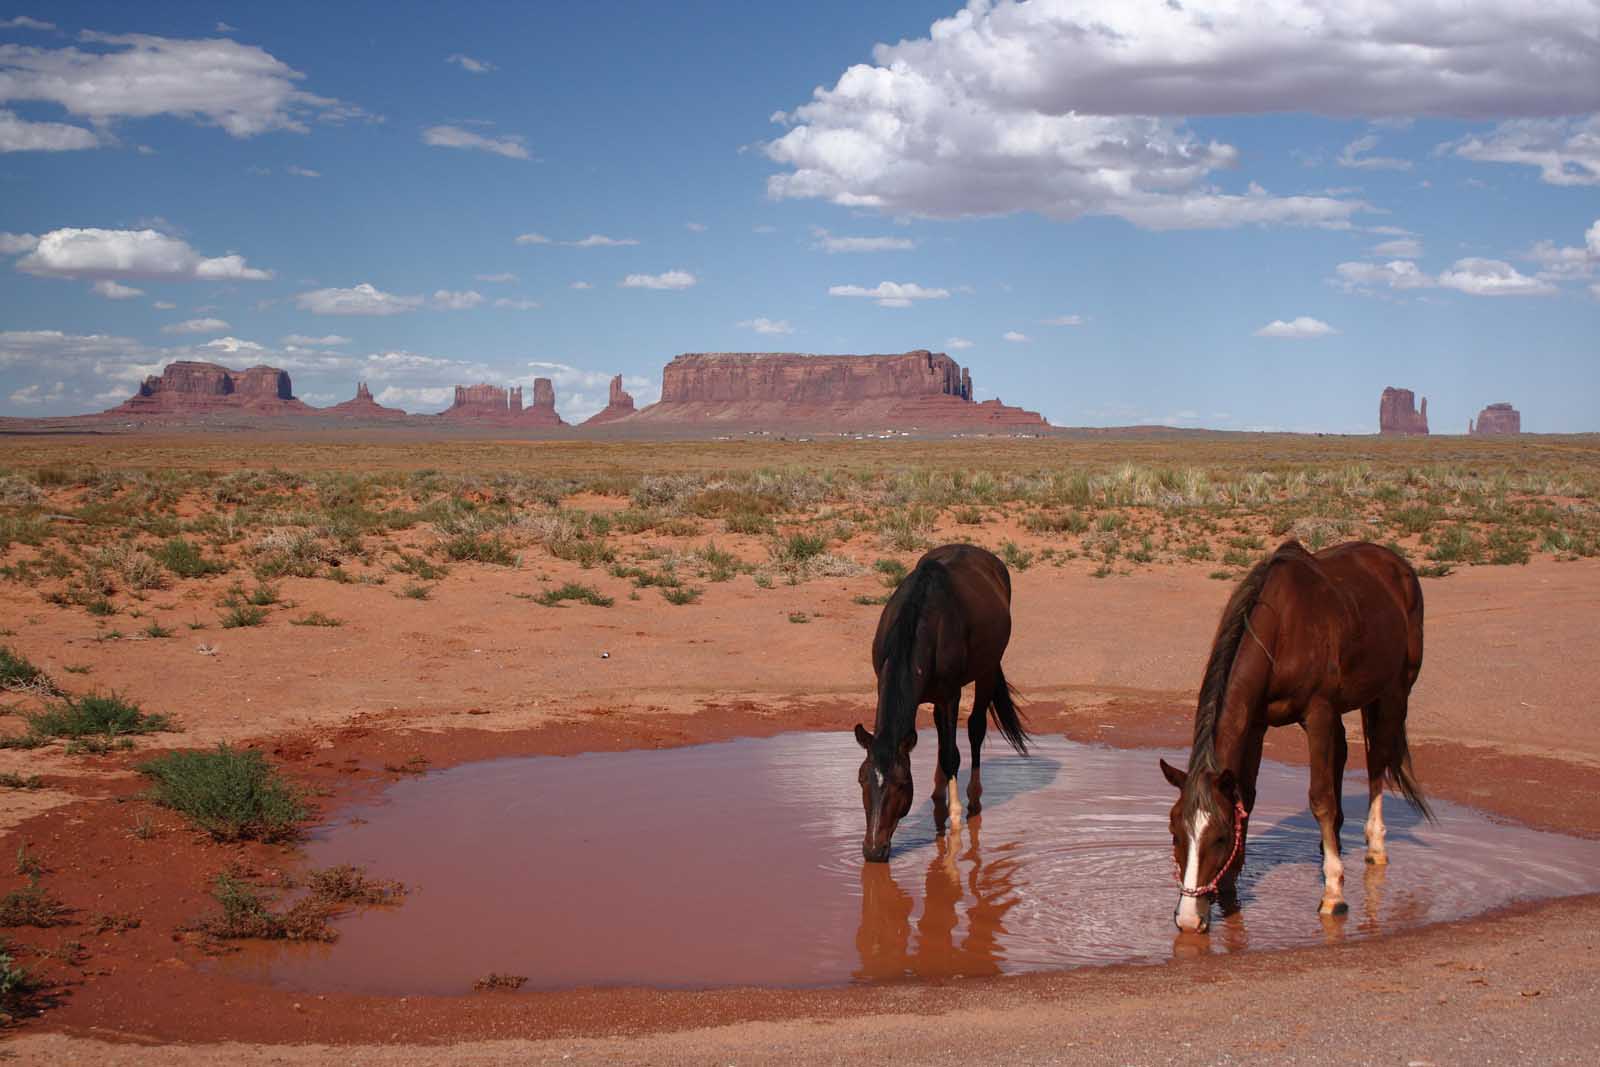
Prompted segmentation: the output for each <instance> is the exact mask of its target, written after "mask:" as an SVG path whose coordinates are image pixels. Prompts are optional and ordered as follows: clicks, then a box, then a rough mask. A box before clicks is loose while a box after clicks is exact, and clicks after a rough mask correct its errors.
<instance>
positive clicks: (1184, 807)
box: [1161, 540, 1433, 933]
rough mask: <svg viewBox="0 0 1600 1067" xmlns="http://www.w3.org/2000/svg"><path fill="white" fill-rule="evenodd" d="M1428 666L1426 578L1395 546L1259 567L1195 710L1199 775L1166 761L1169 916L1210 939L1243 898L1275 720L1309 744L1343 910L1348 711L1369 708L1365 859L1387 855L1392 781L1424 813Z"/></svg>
mask: <svg viewBox="0 0 1600 1067" xmlns="http://www.w3.org/2000/svg"><path fill="white" fill-rule="evenodd" d="M1421 669H1422V585H1421V583H1419V582H1418V581H1417V573H1416V571H1415V570H1413V569H1412V567H1411V565H1410V564H1409V563H1407V562H1406V561H1405V560H1404V559H1402V558H1401V557H1400V556H1399V555H1398V554H1396V553H1395V552H1393V551H1391V550H1390V549H1387V548H1384V547H1382V546H1381V545H1374V544H1369V543H1366V542H1360V541H1353V542H1349V543H1346V544H1341V545H1335V546H1333V547H1331V548H1326V549H1323V550H1322V551H1321V552H1317V553H1316V554H1312V553H1310V552H1308V551H1306V549H1305V548H1304V547H1302V546H1301V544H1300V543H1299V542H1298V541H1293V540H1291V541H1287V542H1285V543H1284V544H1282V545H1280V546H1279V547H1278V549H1277V550H1276V551H1274V552H1273V553H1272V554H1271V555H1269V556H1267V557H1266V558H1264V559H1263V560H1261V561H1260V562H1259V563H1257V564H1256V565H1255V567H1254V568H1252V569H1251V571H1250V573H1249V574H1247V575H1246V576H1245V577H1244V579H1243V580H1242V581H1240V583H1239V585H1238V587H1237V588H1236V589H1235V590H1234V591H1233V595H1232V596H1231V597H1230V598H1229V600H1228V605H1227V607H1226V608H1224V609H1223V612H1222V619H1221V621H1220V622H1219V623H1218V625H1217V633H1216V637H1215V638H1214V640H1213V641H1212V644H1211V655H1210V658H1209V659H1208V660H1207V662H1206V670H1205V675H1204V678H1203V680H1202V682H1201V686H1200V699H1199V706H1198V707H1197V709H1196V711H1195V717H1194V744H1193V747H1192V748H1191V749H1190V752H1189V769H1188V770H1187V771H1180V770H1178V769H1177V768H1176V767H1173V766H1170V765H1169V764H1168V763H1167V761H1166V760H1162V761H1161V773H1162V774H1163V775H1165V776H1166V779H1167V781H1168V782H1170V783H1171V784H1172V785H1173V786H1175V787H1176V788H1177V790H1178V799H1177V802H1176V803H1174V804H1173V806H1172V813H1171V816H1170V823H1171V826H1170V829H1171V831H1172V854H1173V863H1174V867H1175V869H1176V871H1177V872H1178V878H1179V881H1180V882H1181V884H1182V889H1181V891H1180V892H1181V896H1180V897H1179V899H1178V906H1177V908H1176V910H1175V911H1174V912H1173V921H1174V922H1176V923H1177V925H1178V928H1179V929H1180V930H1185V931H1190V932H1195V933H1205V932H1206V930H1207V929H1208V928H1209V925H1210V922H1209V919H1210V911H1211V904H1212V902H1213V900H1214V899H1215V898H1216V897H1217V896H1218V893H1219V890H1220V891H1221V892H1222V893H1223V894H1224V899H1225V901H1226V902H1228V903H1235V898H1234V889H1235V884H1236V879H1237V877H1238V873H1239V870H1240V869H1241V868H1242V867H1243V866H1244V852H1245V848H1244V844H1245V836H1246V834H1247V832H1248V829H1249V822H1250V811H1251V809H1252V808H1253V807H1254V806H1255V801H1256V776H1257V773H1258V772H1259V771H1260V769H1261V747H1262V743H1263V741H1264V740H1265V738H1266V733H1267V728H1268V727H1269V726H1287V725H1289V724H1291V723H1296V724H1298V725H1299V726H1300V727H1301V728H1302V729H1303V730H1304V731H1305V733H1306V740H1307V746H1308V748H1309V751H1310V762H1311V785H1310V792H1309V796H1310V801H1311V811H1312V813H1313V814H1314V815H1315V816H1316V819H1317V823H1318V825H1319V827H1320V828H1321V831H1322V879H1323V886H1322V901H1321V903H1320V904H1319V905H1318V912H1319V913H1320V914H1322V915H1337V914H1342V913H1343V912H1345V911H1346V910H1347V905H1346V904H1345V902H1344V865H1343V863H1342V861H1341V859H1340V852H1339V831H1340V829H1341V827H1342V826H1343V825H1344V806H1343V799H1342V797H1341V795H1340V786H1341V783H1342V781H1343V778H1344V765H1345V755H1346V747H1345V730H1344V719H1343V716H1344V714H1345V713H1346V712H1348V711H1351V710H1353V709H1355V708H1360V709H1361V733H1362V738H1363V740H1364V742H1365V744H1366V749H1367V788H1368V793H1369V795H1370V805H1369V807H1368V809H1367V823H1366V844H1367V854H1366V860H1367V862H1368V863H1370V864H1375V865H1376V864H1384V863H1387V862H1388V853H1387V851H1386V849H1385V847H1384V836H1385V830H1384V825H1383V789H1384V783H1385V782H1387V783H1388V784H1389V785H1391V786H1392V787H1394V788H1395V789H1396V790H1397V791H1398V792H1399V793H1400V794H1401V795H1402V796H1403V797H1405V799H1406V800H1407V801H1408V802H1409V803H1410V804H1411V805H1412V806H1413V807H1414V808H1416V809H1417V811H1418V812H1420V813H1421V814H1422V815H1423V816H1424V817H1425V818H1427V819H1429V820H1431V819H1432V818H1433V813H1432V811H1431V810H1430V809H1429V807H1428V802H1427V800H1426V799H1425V798H1424V797H1423V795H1422V791H1421V789H1420V787H1419V786H1418V785H1417V782H1416V779H1415V778H1414V777H1413V774H1412V769H1411V755H1410V751H1409V749H1408V747H1407V744H1406V706H1407V702H1408V700H1409V697H1410V694H1411V687H1412V686H1413V685H1415V684H1416V681H1417V674H1418V672H1419V671H1420V670H1421Z"/></svg>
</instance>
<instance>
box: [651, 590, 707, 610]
mask: <svg viewBox="0 0 1600 1067" xmlns="http://www.w3.org/2000/svg"><path fill="white" fill-rule="evenodd" d="M701 592H702V590H699V589H693V588H690V587H689V586H687V585H682V586H677V587H675V588H665V589H662V590H661V595H662V596H663V597H665V598H666V601H667V603H668V604H677V605H679V606H680V607H681V606H683V605H684V604H693V603H694V602H695V601H696V600H699V599H700V593H701Z"/></svg>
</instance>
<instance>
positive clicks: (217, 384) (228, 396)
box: [106, 360, 314, 415]
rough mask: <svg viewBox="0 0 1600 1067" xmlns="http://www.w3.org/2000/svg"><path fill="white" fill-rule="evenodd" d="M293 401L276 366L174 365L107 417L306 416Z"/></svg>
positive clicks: (181, 362) (286, 379)
mask: <svg viewBox="0 0 1600 1067" xmlns="http://www.w3.org/2000/svg"><path fill="white" fill-rule="evenodd" d="M313 410H314V409H313V408H311V407H308V406H307V405H306V404H303V403H301V402H300V401H299V400H296V399H295V396H294V387H293V385H291V383H290V381H289V373H288V372H287V371H282V370H279V369H278V368H277V367H251V368H250V369H249V370H242V371H238V370H229V369H228V368H227V367H223V366H219V365H217V364H215V363H201V362H198V361H194V360H179V361H177V362H175V363H169V364H167V365H166V367H165V368H163V369H162V371H161V373H160V374H152V375H150V376H149V377H148V378H146V379H145V380H144V382H143V384H141V385H140V386H139V391H138V392H137V393H135V394H134V395H133V396H131V397H129V398H128V399H127V400H125V401H123V402H122V404H121V405H119V406H118V407H115V408H112V409H111V410H110V411H108V412H106V414H108V415H189V414H193V415H204V414H212V413H216V412H229V411H238V412H246V413H249V414H255V415H309V414H311V413H312V411H313Z"/></svg>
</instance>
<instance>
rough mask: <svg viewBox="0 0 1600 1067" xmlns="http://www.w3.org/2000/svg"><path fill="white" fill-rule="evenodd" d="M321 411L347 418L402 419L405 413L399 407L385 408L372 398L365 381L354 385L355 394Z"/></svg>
mask: <svg viewBox="0 0 1600 1067" xmlns="http://www.w3.org/2000/svg"><path fill="white" fill-rule="evenodd" d="M323 411H324V412H325V413H326V414H329V415H339V416H341V417H343V418H349V419H403V418H405V417H406V413H405V412H404V411H401V410H400V409H399V408H386V407H384V406H383V405H382V404H380V403H378V402H377V401H376V400H374V399H372V391H371V390H370V389H368V388H367V383H366V382H360V383H358V384H357V385H356V395H355V396H354V397H353V398H351V399H349V400H346V401H344V402H343V403H341V404H335V405H333V407H331V408H324V409H323Z"/></svg>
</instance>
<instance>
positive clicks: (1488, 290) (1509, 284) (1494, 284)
mask: <svg viewBox="0 0 1600 1067" xmlns="http://www.w3.org/2000/svg"><path fill="white" fill-rule="evenodd" d="M1439 285H1440V286H1441V287H1443V288H1445V289H1457V290H1459V291H1461V292H1463V293H1471V294H1472V295H1473V296H1548V295H1549V294H1551V293H1554V292H1555V291H1556V287H1555V286H1553V285H1551V284H1550V283H1549V282H1547V281H1542V280H1541V279H1538V278H1530V277H1528V276H1527V275H1525V274H1521V273H1519V272H1518V271H1517V270H1516V268H1514V267H1513V266H1512V265H1511V264H1509V263H1506V262H1503V261H1502V260H1498V259H1481V258H1478V257H1476V256H1473V257H1469V258H1467V259H1458V260H1456V261H1455V264H1454V265H1453V266H1452V267H1451V268H1450V269H1449V270H1447V271H1444V272H1442V273H1441V274H1440V275H1439Z"/></svg>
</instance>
